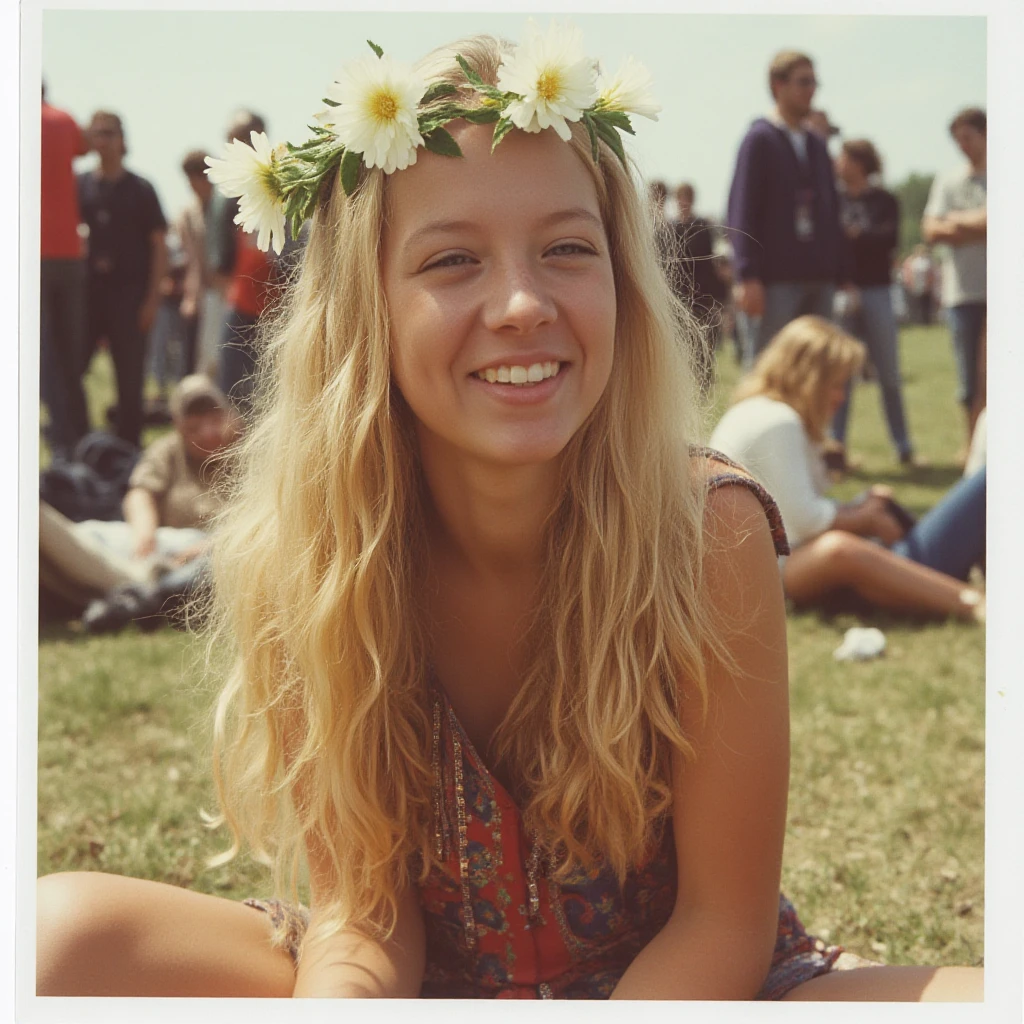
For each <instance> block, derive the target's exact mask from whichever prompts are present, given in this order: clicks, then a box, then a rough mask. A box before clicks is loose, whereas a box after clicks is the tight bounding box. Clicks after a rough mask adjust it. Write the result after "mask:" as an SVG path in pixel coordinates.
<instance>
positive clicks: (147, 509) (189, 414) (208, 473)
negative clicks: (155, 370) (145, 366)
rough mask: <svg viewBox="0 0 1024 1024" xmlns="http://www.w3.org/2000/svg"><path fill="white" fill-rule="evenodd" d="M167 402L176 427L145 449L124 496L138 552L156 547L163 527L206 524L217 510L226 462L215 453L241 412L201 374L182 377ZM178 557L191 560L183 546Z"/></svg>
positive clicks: (150, 552)
mask: <svg viewBox="0 0 1024 1024" xmlns="http://www.w3.org/2000/svg"><path fill="white" fill-rule="evenodd" d="M169 407H170V413H171V421H172V423H173V424H174V430H173V431H170V432H169V433H167V434H165V435H164V436H163V437H161V438H159V439H158V440H156V441H154V442H153V444H151V445H150V446H149V447H148V448H147V449H146V450H145V451H144V452H143V453H142V457H141V458H140V459H139V462H138V464H137V465H136V467H135V469H134V470H133V471H132V475H131V477H130V479H129V481H128V493H127V494H126V495H125V498H124V506H123V507H124V518H125V522H126V523H127V524H128V525H129V526H130V527H131V531H132V539H133V554H134V556H135V557H136V558H148V557H150V556H151V555H153V554H154V553H156V551H157V531H158V529H159V528H160V527H171V528H173V529H202V528H203V527H204V526H205V525H206V523H207V521H208V520H209V519H210V517H211V516H212V515H213V514H214V513H215V512H217V510H218V509H219V507H220V496H219V494H218V491H217V489H216V486H215V485H216V484H217V482H218V478H219V476H220V474H221V473H222V471H223V468H224V465H225V464H224V461H223V460H222V459H218V458H216V457H215V456H217V455H218V454H220V453H221V452H222V451H223V450H224V449H225V448H227V447H228V445H230V444H231V442H232V441H233V440H234V439H235V437H236V434H237V429H238V425H237V418H236V416H235V414H234V413H233V412H232V410H231V408H230V405H229V404H228V401H227V399H226V398H225V397H224V394H223V392H222V391H221V390H220V388H218V387H217V385H216V384H214V383H213V382H212V381H211V380H210V379H209V378H208V377H206V376H204V375H203V374H199V373H196V374H191V375H190V376H188V377H184V378H182V380H181V381H180V382H179V383H178V385H177V387H176V388H175V389H174V391H173V392H172V393H171V397H170V400H169ZM197 553H198V552H194V553H193V554H197ZM176 557H177V558H178V560H179V561H188V559H187V558H183V557H182V553H180V552H179V553H177V555H176Z"/></svg>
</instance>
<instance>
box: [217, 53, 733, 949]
mask: <svg viewBox="0 0 1024 1024" xmlns="http://www.w3.org/2000/svg"><path fill="white" fill-rule="evenodd" d="M504 46H505V44H501V43H499V42H498V41H496V40H494V39H492V38H490V37H486V36H483V37H474V38H471V39H468V40H463V41H461V42H460V43H458V44H456V45H453V46H449V47H445V48H443V49H442V50H439V51H435V53H433V54H431V55H430V56H429V57H427V58H426V59H425V60H424V61H423V62H422V64H421V68H422V69H424V70H425V71H426V73H427V77H428V79H433V80H438V79H441V80H446V81H450V82H452V84H455V85H457V86H460V87H463V86H464V85H465V80H464V78H463V76H462V72H461V71H460V70H459V69H458V67H457V65H456V62H455V60H454V55H455V53H461V54H462V55H463V56H464V57H465V58H466V59H467V61H468V62H469V63H470V65H472V66H473V67H474V68H475V69H476V70H477V71H478V72H479V74H480V75H481V76H482V77H483V78H484V80H485V81H488V82H492V83H493V82H494V81H495V80H496V75H497V68H498V65H499V62H500V59H501V56H502V53H503V52H504V49H503V48H504ZM474 95H475V94H474V93H471V92H470V93H468V94H467V95H465V96H462V97H460V101H462V102H467V101H469V100H470V98H471V97H472V96H474ZM569 144H570V145H571V146H572V147H573V149H574V150H575V151H576V153H577V154H578V156H579V158H580V159H581V160H582V161H583V163H584V164H585V165H586V166H587V167H588V168H590V169H591V173H592V174H593V176H594V181H595V185H596V187H597V192H598V199H599V203H600V206H601V211H602V215H603V218H604V222H605V227H606V231H607V234H608V240H609V243H610V249H611V252H612V254H613V266H614V274H615V286H616V298H617V309H618V315H617V326H616V342H615V353H614V367H613V372H612V375H611V381H610V383H609V385H608V387H607V389H606V391H605V393H604V395H603V396H602V398H601V400H600V401H599V403H598V405H597V407H596V408H595V410H594V412H593V413H592V415H591V417H590V418H589V420H588V421H587V423H586V424H585V425H584V427H583V428H581V430H580V431H579V432H578V434H577V435H576V436H575V437H574V438H573V440H572V441H571V442H570V444H569V445H568V446H567V449H566V450H565V451H564V453H563V456H562V460H563V466H564V477H565V481H566V484H565V488H564V492H563V494H562V496H561V499H560V501H559V502H558V505H557V507H556V508H555V509H553V510H552V512H551V515H550V516H549V518H548V521H547V525H546V528H545V529H546V544H547V551H548V558H547V563H546V564H547V567H548V568H547V570H546V572H547V576H546V578H545V579H544V581H543V592H542V597H541V599H540V601H539V604H538V607H537V609H536V615H535V618H534V620H533V622H532V624H531V625H530V627H529V635H528V638H527V640H528V650H529V651H530V652H531V656H530V664H529V668H528V670H527V671H526V674H525V676H524V679H523V683H522V687H521V690H520V691H519V693H518V695H517V697H516V698H515V700H514V702H513V704H512V706H511V708H510V709H509V712H508V714H507V716H506V718H505V720H504V722H503V723H502V725H501V727H500V728H499V730H498V733H497V734H496V737H495V748H496V751H497V754H498V756H499V758H500V759H501V761H502V762H503V763H504V764H506V765H508V767H509V770H510V772H512V773H513V774H514V777H515V779H516V781H517V783H519V784H521V786H522V789H523V791H524V792H526V793H527V794H528V799H527V801H526V804H525V807H524V818H525V824H526V826H527V827H528V828H529V829H531V830H532V829H536V830H538V832H539V833H540V834H541V835H542V836H543V837H545V842H546V843H547V845H548V847H549V849H550V850H551V851H558V852H559V853H560V858H556V860H558V861H559V870H567V869H568V865H569V863H570V862H571V861H572V860H573V859H581V860H591V859H592V858H595V857H599V856H600V857H603V858H604V859H605V861H606V862H607V863H608V864H610V865H611V866H612V867H613V868H614V869H615V870H616V872H617V873H618V874H619V877H620V878H622V877H624V876H625V873H626V871H627V870H628V869H629V867H630V866H631V865H633V864H635V863H637V862H638V861H639V860H640V859H641V858H642V857H643V856H644V854H645V853H646V852H647V851H648V850H649V848H650V844H651V842H652V840H653V838H654V836H655V835H656V832H657V828H658V825H659V821H660V820H662V819H663V817H664V814H665V812H666V810H667V809H668V808H669V804H670V798H671V793H670V756H671V754H672V752H673V751H680V752H682V753H683V754H684V755H685V756H691V755H692V749H691V746H690V744H689V742H688V740H687V737H686V736H685V735H684V733H683V731H682V728H681V726H680V723H679V709H680V687H681V686H683V687H685V688H686V695H687V699H696V700H698V701H700V702H704V703H706V684H705V659H706V657H707V656H708V654H709V652H711V653H719V654H720V653H721V652H720V646H721V645H720V644H718V641H717V639H716V636H715V630H714V629H713V628H712V624H711V623H710V622H709V621H708V612H707V611H706V607H705V605H704V603H703V601H702V599H701V597H700V578H701V564H702V557H703V554H702V552H703V548H702V520H703V514H704V512H703V487H702V486H701V480H700V473H699V472H698V471H696V470H695V469H694V468H691V460H690V458H689V454H688V446H687V442H688V439H689V438H693V437H697V436H698V435H699V424H700V421H701V419H702V412H701V410H700V408H699V406H698V400H697V392H696V389H695V386H694V383H693V381H694V378H693V374H692V372H691V369H690V366H689V348H690V344H691V343H692V340H693V339H692V332H693V331H694V330H695V327H694V325H693V322H692V319H691V318H689V317H688V315H687V314H686V313H685V311H684V310H683V309H682V307H680V306H679V304H678V303H677V302H676V301H675V300H674V299H673V297H672V295H671V291H670V289H669V287H668V284H667V282H666V279H665V276H664V274H663V272H662V271H661V268H660V266H659V264H658V261H657V256H656V250H655V246H654V235H653V224H652V220H651V217H650V215H649V211H648V210H647V208H646V204H645V203H644V202H643V201H642V200H641V199H640V197H639V195H638V190H637V185H636V177H635V174H631V173H627V172H626V171H625V169H624V168H623V167H622V166H621V165H620V164H619V162H618V161H617V159H616V158H615V156H614V155H613V154H612V152H611V151H610V150H609V149H607V148H606V147H605V146H604V145H603V143H602V149H601V160H600V163H599V165H596V166H595V165H594V163H593V160H592V158H591V156H590V152H589V147H590V144H589V140H588V138H587V135H586V132H585V130H583V129H582V128H581V127H580V126H579V125H576V126H574V130H573V139H572V141H571V142H570V143H569ZM385 193H386V184H385V179H384V177H383V175H382V174H381V173H380V171H379V170H374V171H372V172H369V173H365V174H364V177H363V180H362V182H361V184H360V186H359V188H358V190H357V191H356V193H355V194H354V195H353V196H352V197H351V198H346V196H345V195H344V193H343V191H342V190H341V189H340V188H338V187H335V188H334V190H333V192H332V193H331V195H330V196H329V197H325V198H322V199H321V203H320V205H319V208H318V209H317V212H316V214H315V216H314V218H313V222H312V230H311V233H310V236H309V242H308V246H307V249H306V252H305V255H304V258H303V261H302V265H301V270H300V272H299V274H298V276H297V279H296V280H295V281H294V283H293V285H292V287H291V289H290V292H289V294H288V296H287V298H286V299H285V300H284V306H283V308H282V309H281V311H280V312H279V314H278V315H277V317H276V318H275V320H274V322H273V323H272V324H271V325H270V326H269V327H268V329H267V331H266V332H265V335H264V337H265V341H266V350H265V354H264V355H263V357H262V360H261V365H260V368H259V379H258V384H257V391H256V409H257V414H256V425H255V427H254V429H253V430H252V431H251V432H250V433H249V436H248V437H247V438H246V439H245V441H244V443H243V445H242V446H241V448H240V450H239V457H240V462H241V472H240V474H239V483H238V485H237V490H236V493H235V494H234V496H233V499H232V501H231V502H230V503H229V508H228V510H227V511H226V513H225V514H224V516H223V518H222V521H221V522H220V524H219V529H218V532H217V535H216V541H215V548H214V573H215V581H216V586H215V603H214V609H213V610H214V620H213V621H214V625H213V627H212V633H211V638H210V644H209V650H210V652H211V657H213V658H214V663H215V661H216V659H217V658H225V657H226V658H227V659H229V660H230V662H231V664H232V667H231V669H230V671H229V674H228V678H227V682H226V683H225V684H224V686H223V690H222V692H221V695H220V699H219V701H218V705H217V711H216V720H215V729H214V766H215V782H216V785H217V791H218V796H219V798H220V802H221V808H222V814H221V818H220V819H219V820H221V821H226V822H227V824H228V825H229V827H230V828H231V830H232V834H233V837H234V843H233V846H232V848H231V850H229V851H228V852H227V853H226V854H225V855H224V856H223V858H222V860H223V859H227V858H229V857H230V856H232V855H233V854H234V853H235V852H236V851H237V850H238V849H240V847H241V844H242V843H243V842H247V843H249V844H251V845H252V846H253V848H254V849H255V850H256V851H257V853H258V854H261V855H262V856H264V857H266V858H267V859H269V860H270V861H271V863H272V864H273V866H274V869H275V885H276V886H277V887H278V889H279V890H283V889H285V888H288V889H290V890H291V891H292V892H294V889H295V884H296V879H297V877H298V871H299V868H300V866H301V862H302V855H303V840H304V839H305V840H306V842H307V843H310V842H312V843H315V844H316V847H317V848H318V849H319V850H320V851H322V852H323V854H324V856H326V857H329V859H330V864H331V866H332V869H333V872H332V873H333V878H334V886H333V890H332V891H331V892H330V893H328V894H325V897H326V898H327V899H329V900H330V902H331V905H330V907H329V908H328V911H329V916H330V917H331V920H332V922H333V925H334V926H335V927H340V926H344V927H349V928H358V929H367V930H371V931H373V932H377V933H380V932H383V933H384V934H387V933H388V932H389V930H390V928H391V927H392V926H393V922H394V914H395V908H396V895H397V893H398V891H399V890H400V888H402V887H404V886H405V885H407V884H409V883H410V882H414V881H416V880H417V878H416V877H415V871H416V870H418V871H419V878H420V879H422V878H425V875H426V872H427V871H428V870H429V868H430V866H431V864H432V858H433V853H432V842H431V840H432V835H433V826H432V820H431V800H430V796H431V785H432V781H433V777H432V771H431V763H430V752H431V751H430V736H431V729H430V726H431V723H430V721H429V716H428V710H427V707H428V705H427V695H426V675H427V665H428V664H429V654H430V645H429V638H428V636H427V631H426V629H425V628H424V625H423V616H422V614H421V609H420V607H419V602H418V599H417V598H418V588H419V587H420V585H421V583H422V580H421V579H420V576H419V569H418V566H420V565H421V564H422V562H423V559H422V558H420V557H417V551H418V550H422V545H423V544H424V542H425V541H424V530H423V525H422V522H423V509H422V507H421V499H420V490H419V487H420V483H421V480H420V475H419V467H418V458H417V449H416V444H415V440H414V432H413V430H412V423H411V415H410V413H409V411H408V408H407V407H406V405H405V402H404V400H403V399H402V398H401V395H400V394H399V393H398V391H397V389H396V388H395V387H394V386H393V384H392V382H391V378H390V371H389V358H390V354H389V326H388V324H389V322H388V313H387V309H386V305H385V300H384V295H383V290H382V285H381V273H380V238H381V225H382V219H383V217H384V215H385Z"/></svg>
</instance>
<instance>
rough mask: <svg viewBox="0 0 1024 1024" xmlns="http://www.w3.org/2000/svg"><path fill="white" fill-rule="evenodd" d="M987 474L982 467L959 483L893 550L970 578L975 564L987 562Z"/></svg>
mask: <svg viewBox="0 0 1024 1024" xmlns="http://www.w3.org/2000/svg"><path fill="white" fill-rule="evenodd" d="M986 475H987V474H986V470H985V469H984V468H982V469H980V470H978V472H977V473H975V474H974V475H973V476H969V477H965V478H964V479H963V480H961V481H960V482H959V483H958V484H956V485H955V486H954V487H953V489H952V490H950V491H948V492H947V493H946V495H945V496H944V497H943V499H942V501H940V502H939V503H938V505H936V506H935V508H933V509H932V510H931V511H930V512H929V513H928V514H927V515H925V516H923V517H922V518H921V519H920V520H918V523H917V525H916V526H915V527H914V528H913V529H912V530H911V531H910V533H908V534H907V535H906V537H904V538H903V540H901V541H898V542H897V543H895V544H894V545H893V546H892V550H893V552H895V553H896V554H897V555H901V556H902V557H904V558H909V559H910V560H911V561H914V562H918V563H919V564H920V565H926V566H928V567H929V568H930V569H936V570H938V571H939V572H944V573H945V574H946V575H947V576H953V577H954V578H956V579H958V580H966V579H967V577H968V575H969V573H970V571H971V567H972V566H974V565H982V566H983V565H984V564H985V504H986V502H985V494H986V486H985V479H986Z"/></svg>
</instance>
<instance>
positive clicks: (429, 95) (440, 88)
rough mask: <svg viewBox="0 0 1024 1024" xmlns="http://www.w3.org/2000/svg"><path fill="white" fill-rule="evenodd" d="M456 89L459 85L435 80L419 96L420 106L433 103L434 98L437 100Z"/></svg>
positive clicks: (453, 92)
mask: <svg viewBox="0 0 1024 1024" xmlns="http://www.w3.org/2000/svg"><path fill="white" fill-rule="evenodd" d="M458 91H459V87H458V86H457V85H452V84H451V82H435V83H434V84H433V85H432V86H431V87H430V88H429V89H428V90H427V91H426V92H425V93H424V94H423V96H422V97H421V98H420V106H421V107H422V106H425V105H426V104H427V103H433V102H434V100H439V99H440V98H441V97H442V96H452V95H454V94H455V93H457V92H458Z"/></svg>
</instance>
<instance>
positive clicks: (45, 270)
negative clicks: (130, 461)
mask: <svg viewBox="0 0 1024 1024" xmlns="http://www.w3.org/2000/svg"><path fill="white" fill-rule="evenodd" d="M88 150H89V145H88V143H87V142H86V139H85V136H84V134H83V133H82V131H81V129H80V128H79V127H78V125H77V124H76V123H75V120H74V118H73V117H71V115H70V114H67V113H65V112H64V111H63V110H58V109H57V108H56V107H54V106H51V105H50V104H49V103H47V102H46V86H45V85H44V86H43V102H42V136H41V151H40V165H41V184H40V208H41V213H40V273H39V342H40V359H39V385H40V392H41V397H42V400H43V401H44V402H45V403H46V407H47V410H48V411H49V414H50V424H49V428H48V429H47V441H48V442H49V445H50V451H51V454H52V456H53V458H54V459H63V458H68V457H70V455H71V452H72V449H73V448H74V446H75V444H76V443H77V442H78V441H79V439H80V438H82V437H83V436H84V435H85V434H86V433H87V432H88V429H89V422H88V417H87V414H86V408H85V394H84V392H83V391H82V373H83V371H84V369H85V331H84V327H85V261H84V260H83V258H82V255H83V254H82V240H81V238H80V237H79V235H78V220H79V217H78V193H77V188H76V185H75V173H74V170H73V168H72V161H73V160H74V158H75V157H76V156H82V155H83V154H84V153H86V152H88Z"/></svg>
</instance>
